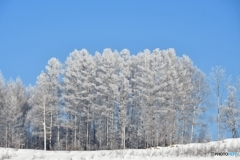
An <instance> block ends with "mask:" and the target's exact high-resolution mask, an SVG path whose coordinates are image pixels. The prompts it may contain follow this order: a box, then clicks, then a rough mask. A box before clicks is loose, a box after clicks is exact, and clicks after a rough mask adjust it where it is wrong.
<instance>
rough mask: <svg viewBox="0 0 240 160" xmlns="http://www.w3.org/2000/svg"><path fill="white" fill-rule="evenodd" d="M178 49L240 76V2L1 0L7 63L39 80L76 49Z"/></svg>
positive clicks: (0, 61)
mask: <svg viewBox="0 0 240 160" xmlns="http://www.w3.org/2000/svg"><path fill="white" fill-rule="evenodd" d="M107 47H108V48H111V49H113V50H114V49H117V50H119V51H120V50H122V49H124V48H128V49H129V50H130V51H131V54H136V53H137V52H139V51H142V50H144V49H146V48H148V49H150V50H153V49H155V48H160V49H167V48H170V47H171V48H175V50H176V53H177V55H178V56H181V55H183V54H186V55H188V56H189V57H190V58H191V59H192V61H193V62H194V64H195V65H196V66H198V67H199V68H200V69H201V70H202V71H204V72H205V73H206V74H209V72H210V71H211V68H212V67H213V66H216V65H221V66H223V67H224V68H226V71H227V74H228V75H232V76H233V79H235V78H236V76H237V75H240V1H238V0H221V1H219V0H218V1H217V0H211V1H209V0H199V1H192V0H189V1H187V0H183V1H178V0H174V1H173V0H168V1H161V0H151V1H147V0H142V1H137V0H136V1H129V0H128V1H127V0H121V1H101V2H100V1H87V2H86V1H85V2H83V1H80V0H79V1H78V0H75V1H74V0H71V1H66V0H51V1H47V0H41V1H40V0H36V1H32V0H21V1H9V0H1V1H0V70H1V71H2V73H3V75H4V77H5V78H6V79H9V78H10V77H12V78H14V79H15V78H16V77H18V76H20V77H21V79H22V80H23V82H24V84H25V85H28V84H35V81H36V78H37V76H38V75H39V74H40V72H41V71H42V70H44V67H45V66H46V64H47V61H48V60H49V59H50V58H51V57H56V58H58V59H59V60H60V61H61V62H64V61H65V59H66V57H67V56H68V55H69V53H70V52H72V51H73V50H74V49H78V50H80V49H82V48H86V49H87V50H88V51H89V52H90V53H92V54H94V53H95V51H100V52H102V50H103V49H104V48H107Z"/></svg>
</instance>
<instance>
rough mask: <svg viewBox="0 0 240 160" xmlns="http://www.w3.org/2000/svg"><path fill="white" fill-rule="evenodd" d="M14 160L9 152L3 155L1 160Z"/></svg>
mask: <svg viewBox="0 0 240 160" xmlns="http://www.w3.org/2000/svg"><path fill="white" fill-rule="evenodd" d="M11 158H12V155H11V154H9V153H8V152H6V153H4V154H2V157H1V159H0V160H5V159H11Z"/></svg>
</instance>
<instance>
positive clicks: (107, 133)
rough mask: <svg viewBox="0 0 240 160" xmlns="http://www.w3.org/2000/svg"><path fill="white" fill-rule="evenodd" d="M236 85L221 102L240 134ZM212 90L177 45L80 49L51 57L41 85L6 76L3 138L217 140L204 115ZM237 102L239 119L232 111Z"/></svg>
mask: <svg viewBox="0 0 240 160" xmlns="http://www.w3.org/2000/svg"><path fill="white" fill-rule="evenodd" d="M214 74H215V75H216V74H217V72H213V75H214ZM236 93H237V90H236V88H235V89H234V87H229V94H228V97H227V101H226V105H225V106H224V105H222V106H221V107H220V108H222V111H224V112H222V113H223V114H222V116H221V118H222V121H221V123H223V122H226V123H225V124H228V125H227V127H229V125H231V126H233V125H234V126H235V128H234V129H233V127H232V128H231V129H233V130H232V132H233V137H236V136H237V129H238V127H239V114H237V113H239V112H238V108H237V107H238V104H237V94H236ZM209 94H210V90H209V86H208V82H207V80H206V76H205V74H204V73H203V72H202V71H201V70H199V69H198V68H197V67H196V66H194V65H193V63H192V61H191V60H190V58H189V57H188V56H186V55H184V56H182V57H178V56H176V54H175V51H174V49H168V50H159V49H155V50H154V51H153V52H150V51H149V50H144V51H143V52H140V53H138V54H137V55H132V56H131V55H130V52H129V50H127V49H124V50H122V51H121V52H120V53H119V52H117V51H112V50H111V49H105V50H104V51H103V53H102V54H100V53H98V52H96V54H95V55H94V56H92V55H91V54H89V53H88V51H87V50H85V49H82V50H81V51H77V50H75V51H73V52H72V53H71V54H70V55H69V57H67V59H66V61H65V63H64V64H61V62H59V61H58V60H57V59H56V58H51V59H50V60H49V61H48V64H47V66H46V69H45V71H42V73H41V74H40V75H39V76H38V78H37V82H36V85H35V86H29V87H27V88H25V87H24V86H23V84H22V82H21V80H20V79H19V78H18V79H16V81H13V80H10V81H9V82H5V80H4V78H3V76H2V75H1V76H0V107H1V110H0V132H1V133H0V134H1V136H0V137H1V139H0V145H1V146H2V147H3V146H4V147H16V148H20V147H25V148H39V149H44V150H47V149H49V150H53V149H55V150H93V149H118V148H123V149H125V148H146V147H151V146H152V147H153V146H158V145H161V146H166V145H171V144H176V143H190V142H196V141H200V142H201V141H203V140H210V135H209V134H208V132H207V129H206V128H207V123H208V122H207V121H206V120H204V118H205V116H206V114H205V113H206V111H207V109H208V108H209V103H208V102H209V101H208V100H209V99H208V96H209ZM231 108H233V109H231ZM233 110H236V113H235V111H234V113H233V114H231V117H230V118H234V119H235V121H234V122H232V121H229V120H230V118H229V115H230V114H226V113H230V112H232V111H233ZM223 120H225V121H223ZM227 120H228V121H227ZM230 123H231V124H230Z"/></svg>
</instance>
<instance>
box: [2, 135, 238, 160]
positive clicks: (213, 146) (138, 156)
mask: <svg viewBox="0 0 240 160" xmlns="http://www.w3.org/2000/svg"><path fill="white" fill-rule="evenodd" d="M211 152H212V154H211ZM215 152H218V153H221V152H224V153H226V152H227V153H228V152H232V153H233V152H234V154H236V153H237V154H238V156H215V155H213V153H215ZM4 159H12V160H33V159H34V160H94V159H95V160H100V159H102V160H112V159H115V160H121V159H134V160H145V159H152V160H159V159H164V160H176V159H182V160H194V159H197V160H202V159H204V160H206V159H209V160H213V159H219V160H228V159H236V160H240V138H238V139H226V140H223V141H217V142H209V143H204V144H201V143H192V144H185V145H173V146H169V147H157V148H150V149H126V150H100V151H70V152H69V151H45V152H44V151H42V150H33V149H18V150H17V149H11V148H6V149H5V148H0V160H4Z"/></svg>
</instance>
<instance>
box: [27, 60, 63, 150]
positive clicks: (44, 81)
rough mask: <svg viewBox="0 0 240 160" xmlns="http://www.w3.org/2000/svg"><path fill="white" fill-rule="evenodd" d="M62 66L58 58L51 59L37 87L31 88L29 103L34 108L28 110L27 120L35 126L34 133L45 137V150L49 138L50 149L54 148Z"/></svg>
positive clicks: (39, 77)
mask: <svg viewBox="0 0 240 160" xmlns="http://www.w3.org/2000/svg"><path fill="white" fill-rule="evenodd" d="M60 67H61V63H60V62H59V61H58V60H57V59H56V58H52V59H50V60H49V61H48V65H47V66H46V70H47V71H46V72H42V73H41V74H40V75H39V76H38V78H37V83H36V87H33V88H31V89H30V90H31V92H30V99H29V104H30V105H31V106H32V108H31V110H30V111H29V112H28V115H27V120H28V121H29V122H30V123H31V125H32V126H33V128H34V133H35V134H36V135H37V136H39V137H44V140H43V141H44V150H46V149H47V140H48V142H49V149H51V148H52V130H53V125H54V117H55V116H56V115H57V109H56V108H57V107H58V106H57V104H58V94H57V92H58V78H59V75H60ZM47 138H48V139H47Z"/></svg>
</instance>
